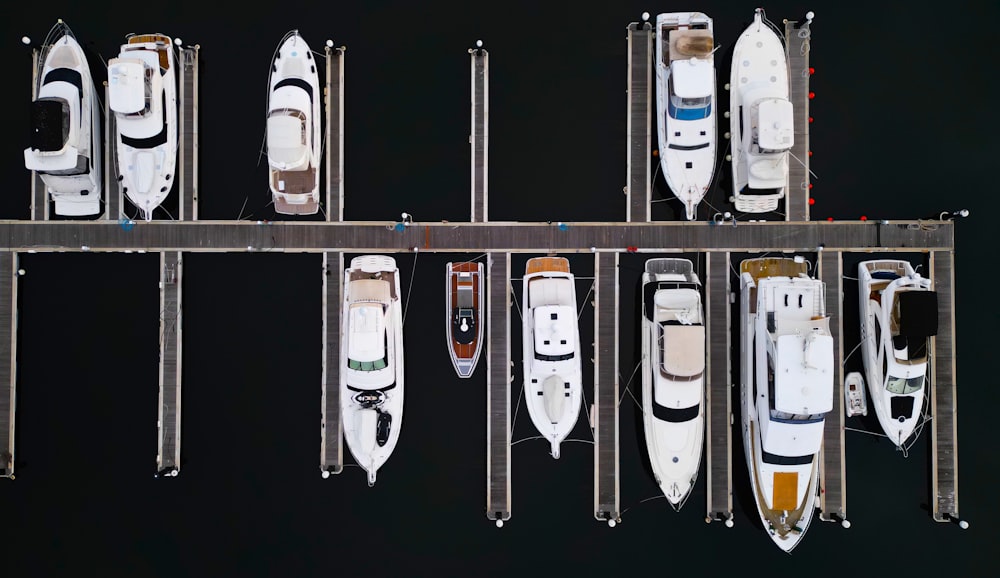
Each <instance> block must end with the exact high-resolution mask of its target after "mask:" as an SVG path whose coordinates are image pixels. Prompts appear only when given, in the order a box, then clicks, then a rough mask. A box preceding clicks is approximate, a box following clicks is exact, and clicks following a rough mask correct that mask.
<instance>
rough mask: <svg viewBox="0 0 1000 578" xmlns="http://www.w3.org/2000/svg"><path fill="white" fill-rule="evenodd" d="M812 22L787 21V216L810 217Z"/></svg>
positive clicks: (793, 219) (804, 218)
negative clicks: (789, 139)
mask: <svg viewBox="0 0 1000 578" xmlns="http://www.w3.org/2000/svg"><path fill="white" fill-rule="evenodd" d="M810 37H811V31H810V28H809V24H807V23H804V22H803V23H799V22H796V21H794V20H786V21H785V54H786V60H787V61H788V88H789V100H790V101H791V102H792V110H793V112H792V115H793V121H792V125H793V132H794V143H793V144H792V150H791V158H789V159H788V191H787V193H786V194H785V219H786V220H788V221H808V220H809V194H810V190H809V40H810Z"/></svg>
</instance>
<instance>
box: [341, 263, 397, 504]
mask: <svg viewBox="0 0 1000 578" xmlns="http://www.w3.org/2000/svg"><path fill="white" fill-rule="evenodd" d="M399 295H400V293H399V269H397V268H396V261H395V259H393V258H392V257H387V256H384V255H364V256H361V257H355V258H353V259H351V266H350V268H348V269H347V270H346V271H345V272H344V304H343V312H342V317H341V323H342V329H341V335H340V411H341V417H342V420H341V421H342V422H343V428H344V441H346V442H347V447H348V449H349V450H350V452H351V455H352V456H353V457H354V461H355V462H357V464H358V465H359V466H361V467H362V468H364V469H365V471H367V472H368V485H369V486H373V485H375V474H376V473H377V472H378V469H379V468H380V467H382V465H383V464H384V463H385V462H386V460H387V459H389V455H390V454H391V453H392V450H393V449H394V448H395V447H396V441H397V440H398V439H399V429H400V426H401V425H402V421H403V315H402V306H401V304H400V300H399Z"/></svg>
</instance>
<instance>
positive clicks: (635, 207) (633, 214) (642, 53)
mask: <svg viewBox="0 0 1000 578" xmlns="http://www.w3.org/2000/svg"><path fill="white" fill-rule="evenodd" d="M652 59H653V25H652V24H650V23H649V22H643V23H642V24H638V23H635V22H633V23H632V24H630V25H629V27H628V153H627V156H628V158H627V161H626V162H627V164H628V168H627V170H628V187H627V188H626V194H627V196H628V202H627V205H626V209H625V215H626V217H625V220H626V221H630V222H636V221H639V222H641V221H649V220H650V208H649V207H650V205H649V201H650V196H651V192H652V181H651V180H650V178H649V174H650V173H649V160H650V151H651V149H650V138H651V137H650V132H651V125H650V123H651V121H652V114H651V112H650V106H651V104H650V103H651V101H652V99H653V83H652V81H651V75H652V69H653V67H652Z"/></svg>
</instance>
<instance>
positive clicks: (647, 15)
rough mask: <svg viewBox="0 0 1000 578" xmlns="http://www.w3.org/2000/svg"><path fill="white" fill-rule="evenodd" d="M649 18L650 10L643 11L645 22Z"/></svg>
mask: <svg viewBox="0 0 1000 578" xmlns="http://www.w3.org/2000/svg"><path fill="white" fill-rule="evenodd" d="M647 20H649V12H643V13H642V21H643V22H645V21H647Z"/></svg>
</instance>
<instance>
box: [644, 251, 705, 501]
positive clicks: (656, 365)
mask: <svg viewBox="0 0 1000 578" xmlns="http://www.w3.org/2000/svg"><path fill="white" fill-rule="evenodd" d="M675 262H683V263H684V264H686V265H678V264H675ZM668 270H670V271H673V270H676V271H678V273H666V271H668ZM682 270H683V271H684V272H683V273H680V272H679V271H682ZM642 281H643V315H642V335H643V339H642V409H643V411H642V416H643V433H644V437H645V441H646V451H647V455H648V456H649V462H650V466H651V467H652V470H653V475H654V476H655V477H656V483H657V485H659V487H660V490H661V491H662V492H663V495H664V496H665V497H666V498H667V501H669V502H670V504H671V506H673V507H674V508H675V509H677V510H679V509H680V508H681V507H682V506H683V505H684V503H685V501H686V500H687V498H688V496H689V495H690V492H691V490H692V488H693V487H694V484H695V481H696V480H697V477H698V470H699V469H700V468H701V459H702V452H703V444H704V436H705V412H704V403H705V402H704V398H705V379H704V370H705V326H704V317H703V310H702V303H701V295H700V281H698V278H697V276H696V275H695V274H694V273H693V270H692V268H691V262H690V261H687V260H685V259H651V260H650V261H647V263H646V272H645V273H644V274H643V279H642ZM657 282H670V283H671V285H673V284H676V283H685V282H687V283H688V284H689V285H687V286H681V287H677V288H664V289H657V287H658V285H657ZM647 292H648V293H650V295H647ZM679 319H683V320H684V321H683V323H682V324H681V325H677V324H675V322H678V320H679ZM664 322H665V323H667V325H666V326H661V323H664ZM668 331H669V333H668ZM661 344H662V346H661ZM665 356H666V357H665ZM665 359H666V361H664V360H665Z"/></svg>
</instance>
